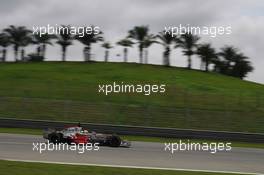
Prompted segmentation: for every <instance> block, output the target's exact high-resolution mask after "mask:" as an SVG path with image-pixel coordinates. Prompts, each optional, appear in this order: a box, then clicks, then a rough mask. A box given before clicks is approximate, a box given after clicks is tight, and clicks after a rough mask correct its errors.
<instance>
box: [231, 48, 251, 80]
mask: <svg viewBox="0 0 264 175" xmlns="http://www.w3.org/2000/svg"><path fill="white" fill-rule="evenodd" d="M248 59H249V58H248V57H246V56H245V55H244V54H242V53H239V54H237V55H236V59H235V64H234V66H233V67H232V74H231V75H232V76H234V77H238V78H240V79H243V78H244V77H246V75H247V73H249V72H252V71H253V67H252V66H251V63H250V62H249V61H248Z"/></svg>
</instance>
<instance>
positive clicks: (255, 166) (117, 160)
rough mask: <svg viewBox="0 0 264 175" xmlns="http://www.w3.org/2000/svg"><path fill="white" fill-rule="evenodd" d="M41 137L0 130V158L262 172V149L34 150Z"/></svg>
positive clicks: (135, 146)
mask: <svg viewBox="0 0 264 175" xmlns="http://www.w3.org/2000/svg"><path fill="white" fill-rule="evenodd" d="M33 142H44V139H43V138H42V137H41V136H31V135H18V134H3V133H0V159H6V160H28V161H45V162H47V161H51V162H65V163H82V164H100V165H116V166H137V167H156V168H171V169H174V168H175V169H192V170H210V171H230V172H244V173H259V174H264V149H251V148H233V149H232V151H230V152H218V153H216V154H211V153H209V152H198V151H185V152H177V153H174V154H173V155H172V154H170V153H169V152H165V151H164V144H163V143H147V142H132V147H131V148H110V147H100V150H99V151H86V152H85V153H84V154H79V153H77V152H75V151H53V152H48V151H46V152H44V153H42V154H40V153H39V152H37V151H33V144H32V143H33Z"/></svg>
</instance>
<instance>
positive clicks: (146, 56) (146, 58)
mask: <svg viewBox="0 0 264 175" xmlns="http://www.w3.org/2000/svg"><path fill="white" fill-rule="evenodd" d="M145 64H148V49H145Z"/></svg>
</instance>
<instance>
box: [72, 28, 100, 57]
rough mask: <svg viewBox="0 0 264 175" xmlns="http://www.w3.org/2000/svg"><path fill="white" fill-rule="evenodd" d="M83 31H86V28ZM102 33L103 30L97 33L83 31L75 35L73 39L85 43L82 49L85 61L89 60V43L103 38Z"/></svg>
mask: <svg viewBox="0 0 264 175" xmlns="http://www.w3.org/2000/svg"><path fill="white" fill-rule="evenodd" d="M92 27H93V26H92ZM84 31H86V28H85V30H84ZM102 34H103V32H101V31H100V32H99V33H95V32H92V33H84V35H76V37H75V39H77V40H78V41H80V42H81V43H82V44H84V45H85V47H84V49H83V53H84V56H85V57H84V60H85V61H90V60H91V45H92V44H93V43H97V42H98V41H103V40H104V38H103V37H102Z"/></svg>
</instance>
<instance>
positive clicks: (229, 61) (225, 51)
mask: <svg viewBox="0 0 264 175" xmlns="http://www.w3.org/2000/svg"><path fill="white" fill-rule="evenodd" d="M237 54H238V49H237V48H235V47H233V46H224V47H223V48H221V49H220V52H219V53H218V56H220V57H221V58H222V66H221V67H220V68H219V71H220V73H223V74H226V75H231V74H232V73H231V72H232V70H231V66H232V65H234V64H235V60H236V56H237Z"/></svg>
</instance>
